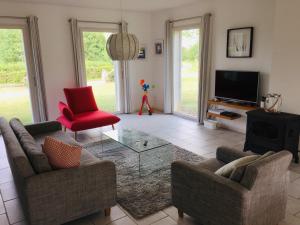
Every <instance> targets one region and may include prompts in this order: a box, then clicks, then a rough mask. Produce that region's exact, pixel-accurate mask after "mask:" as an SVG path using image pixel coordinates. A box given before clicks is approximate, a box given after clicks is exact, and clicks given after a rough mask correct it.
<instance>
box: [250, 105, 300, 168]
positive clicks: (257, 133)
mask: <svg viewBox="0 0 300 225" xmlns="http://www.w3.org/2000/svg"><path fill="white" fill-rule="evenodd" d="M299 133H300V116H299V115H295V114H290V113H284V112H281V113H269V112H265V111H264V110H263V109H258V110H253V111H249V112H247V133H246V142H245V146H244V151H252V152H254V153H258V154H264V153H265V152H267V151H275V152H278V151H281V150H288V151H290V152H291V153H292V154H293V156H294V159H295V162H296V163H299V156H298V145H299Z"/></svg>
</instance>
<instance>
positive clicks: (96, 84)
mask: <svg viewBox="0 0 300 225" xmlns="http://www.w3.org/2000/svg"><path fill="white" fill-rule="evenodd" d="M88 85H91V86H93V91H94V95H95V98H96V102H97V105H98V107H99V108H100V109H101V110H104V111H107V112H115V111H116V105H115V103H116V96H115V83H114V82H101V81H89V82H88ZM197 86H198V83H197V78H196V77H185V78H183V79H182V98H181V104H180V110H182V111H183V112H185V113H186V114H189V115H196V112H197V96H198V87H197ZM29 99H30V96H29V90H28V88H27V87H26V86H19V87H0V102H1V104H0V116H3V117H5V118H6V119H8V120H9V119H11V118H13V117H18V118H20V119H21V120H22V122H24V123H26V124H28V123H31V122H32V112H31V105H30V101H29Z"/></svg>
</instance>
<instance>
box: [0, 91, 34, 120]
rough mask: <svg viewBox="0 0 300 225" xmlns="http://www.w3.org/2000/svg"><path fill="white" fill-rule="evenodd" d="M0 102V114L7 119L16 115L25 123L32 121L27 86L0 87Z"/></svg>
mask: <svg viewBox="0 0 300 225" xmlns="http://www.w3.org/2000/svg"><path fill="white" fill-rule="evenodd" d="M0 102H1V103H0V116H3V117H4V118H6V119H7V120H10V119H11V118H13V117H17V118H19V119H20V120H21V121H22V122H23V123H25V124H28V123H32V121H33V120H32V112H31V104H30V96H29V89H28V87H26V86H19V87H0Z"/></svg>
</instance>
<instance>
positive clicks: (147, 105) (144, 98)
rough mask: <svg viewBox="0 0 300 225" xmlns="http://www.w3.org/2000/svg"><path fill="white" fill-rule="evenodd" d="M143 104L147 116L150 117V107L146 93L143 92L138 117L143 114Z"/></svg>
mask: <svg viewBox="0 0 300 225" xmlns="http://www.w3.org/2000/svg"><path fill="white" fill-rule="evenodd" d="M145 104H146V107H147V110H148V114H149V116H151V115H152V109H151V106H150V104H149V101H148V95H147V92H145V94H144V95H143V98H142V105H141V108H140V111H139V115H142V114H143V108H144V105H145Z"/></svg>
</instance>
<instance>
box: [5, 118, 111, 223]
mask: <svg viewBox="0 0 300 225" xmlns="http://www.w3.org/2000/svg"><path fill="white" fill-rule="evenodd" d="M0 129H1V133H2V135H3V139H4V142H5V146H6V151H7V157H8V160H9V163H10V167H11V170H12V173H13V177H14V181H15V184H16V187H17V191H18V195H19V197H20V200H21V204H22V207H23V211H24V214H25V217H26V219H27V221H28V223H29V224H31V225H59V224H63V223H66V222H69V221H72V220H75V219H78V218H80V217H83V216H86V215H89V214H92V213H95V212H98V211H100V210H104V211H105V215H106V216H107V215H109V214H110V208H111V207H112V206H114V205H115V204H116V171H115V165H114V163H112V162H110V161H101V160H99V159H98V158H96V157H94V156H93V155H91V154H90V153H88V152H87V151H86V150H84V149H83V151H82V156H81V165H80V167H79V168H71V169H62V170H52V169H51V167H50V169H49V168H48V166H47V163H48V162H47V158H46V161H45V156H43V152H42V150H41V143H43V140H44V138H45V137H46V136H54V137H56V138H58V139H60V140H62V141H64V142H67V143H69V144H75V145H76V144H77V145H79V143H77V142H76V141H75V140H74V139H72V138H71V137H69V136H68V135H67V134H66V133H64V132H62V131H61V125H60V124H59V123H58V122H46V123H40V124H34V125H29V126H25V129H24V127H22V125H21V124H20V122H19V121H18V120H16V119H14V120H12V121H10V123H8V122H7V121H6V120H5V119H3V118H0ZM27 132H28V133H27ZM32 138H33V139H32ZM32 140H34V141H32ZM32 160H35V161H39V160H44V161H43V167H41V166H39V164H38V163H37V162H35V161H34V163H33V161H32ZM41 169H43V170H45V171H44V172H42V171H41ZM37 170H40V171H37Z"/></svg>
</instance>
